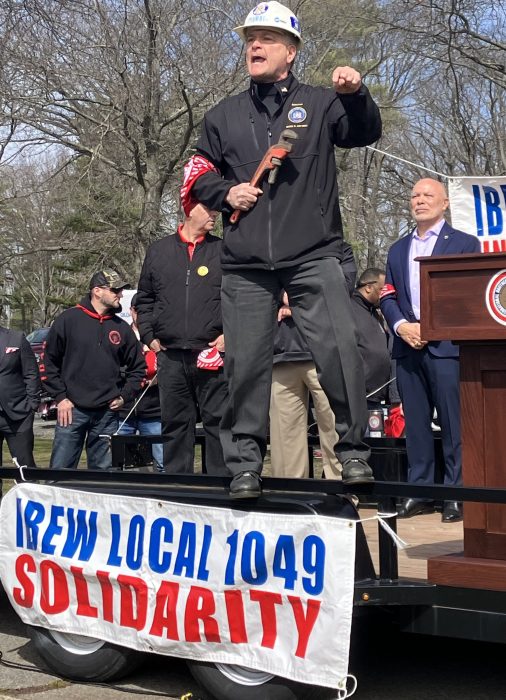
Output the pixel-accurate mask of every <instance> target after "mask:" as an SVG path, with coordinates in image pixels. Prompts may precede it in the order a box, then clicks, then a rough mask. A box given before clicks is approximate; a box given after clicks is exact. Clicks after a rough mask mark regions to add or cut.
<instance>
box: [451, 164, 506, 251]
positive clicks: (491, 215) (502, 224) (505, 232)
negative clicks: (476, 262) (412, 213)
mask: <svg viewBox="0 0 506 700" xmlns="http://www.w3.org/2000/svg"><path fill="white" fill-rule="evenodd" d="M448 192H449V196H450V205H451V213H452V225H453V227H454V228H457V229H460V230H461V231H465V232H466V233H471V234H473V235H475V236H478V238H479V239H480V241H481V249H482V251H483V252H484V253H499V252H503V251H506V177H476V178H473V177H463V178H458V177H456V178H449V181H448Z"/></svg>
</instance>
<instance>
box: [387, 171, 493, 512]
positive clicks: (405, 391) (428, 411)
mask: <svg viewBox="0 0 506 700" xmlns="http://www.w3.org/2000/svg"><path fill="white" fill-rule="evenodd" d="M448 204H449V202H448V195H447V193H446V190H445V188H444V186H443V185H442V183H440V182H438V181H437V180H433V179H431V178H424V179H423V180H419V181H418V182H417V183H416V184H415V186H414V187H413V190H412V193H411V213H412V215H413V218H414V220H415V221H416V229H415V230H414V231H413V232H412V233H411V234H410V235H408V236H404V237H403V238H401V239H400V240H398V241H396V242H395V243H394V244H393V245H392V247H391V248H390V250H389V253H388V258H387V271H386V280H385V286H384V288H383V290H382V294H381V310H382V312H383V314H384V316H385V318H386V320H387V323H388V325H389V326H390V328H391V329H392V332H393V334H394V344H393V351H392V357H393V358H394V359H396V360H397V384H398V387H399V393H400V395H401V399H402V405H403V408H404V415H405V418H406V447H407V453H408V462H409V468H408V480H409V482H410V483H416V484H433V483H434V466H435V457H434V439H433V435H432V427H431V422H432V416H433V412H434V408H436V410H437V414H438V419H439V423H440V426H441V437H442V442H443V454H444V461H445V475H444V482H445V484H447V485H448V486H450V485H451V486H454V485H458V484H460V483H461V482H462V457H461V437H460V396H459V349H458V346H457V345H454V344H453V343H452V342H450V341H437V342H429V343H428V342H426V341H425V340H423V338H422V337H421V335H420V265H419V263H417V262H415V258H417V257H421V256H428V255H456V254H459V253H478V252H479V251H480V243H479V240H478V239H477V238H476V237H475V236H470V235H469V234H467V233H463V232H462V231H457V230H456V229H454V228H452V227H451V226H449V225H448V224H447V223H446V221H445V219H444V212H445V211H446V209H447V208H448ZM433 510H434V504H433V503H432V501H427V500H421V499H415V498H408V499H406V500H405V501H404V502H403V504H402V506H401V509H400V511H399V517H402V518H410V517H412V516H414V515H418V514H420V513H430V512H433ZM461 519H462V505H461V504H460V503H459V502H457V501H446V502H445V504H444V507H443V515H442V520H443V522H454V521H456V520H461Z"/></svg>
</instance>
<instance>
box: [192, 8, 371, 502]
mask: <svg viewBox="0 0 506 700" xmlns="http://www.w3.org/2000/svg"><path fill="white" fill-rule="evenodd" d="M234 31H235V32H236V33H237V34H238V35H239V36H240V37H241V39H242V40H243V41H244V43H245V46H246V66H247V70H248V73H249V75H250V77H251V82H250V85H249V88H248V90H245V91H244V92H242V93H240V94H238V95H234V96H232V97H228V98H226V99H225V100H223V101H222V102H220V103H219V104H218V105H217V106H216V107H214V108H213V109H211V110H210V111H209V112H208V113H207V114H206V116H205V119H204V124H203V129H202V134H201V137H200V139H199V141H198V144H197V150H198V152H199V153H200V154H201V155H202V156H204V157H205V158H207V159H208V160H209V161H211V162H212V163H213V164H214V165H215V166H216V168H217V170H218V171H219V173H218V172H215V171H210V172H207V173H205V174H204V175H202V177H200V178H199V179H198V181H197V182H196V183H195V185H194V193H195V196H196V197H197V198H198V199H199V201H201V202H203V203H204V204H205V205H206V206H208V207H209V208H211V209H213V210H219V211H222V212H223V218H224V243H223V250H222V267H223V281H222V314H223V327H224V334H225V339H226V344H227V355H226V361H225V371H226V376H227V379H228V386H229V397H228V401H227V406H226V409H225V413H224V416H223V420H222V424H221V441H222V445H223V451H224V457H225V463H226V466H227V468H228V470H229V471H230V473H231V474H232V476H233V479H232V482H231V485H230V496H231V497H232V498H248V497H256V496H258V495H259V494H260V492H261V486H260V473H261V471H262V463H263V458H264V455H265V451H266V446H267V426H268V414H269V399H270V389H271V373H272V348H273V331H274V328H275V319H276V313H277V301H278V298H279V293H280V290H281V289H285V290H286V292H287V294H288V297H289V299H290V304H291V307H292V313H293V318H294V321H295V323H296V325H297V327H298V328H299V329H300V331H301V332H302V333H303V335H304V336H305V338H306V340H307V343H308V345H309V348H310V350H311V353H312V355H313V358H314V362H315V365H316V368H317V371H318V377H319V379H320V383H321V385H322V387H323V389H324V391H325V393H326V394H327V396H328V398H329V401H330V405H331V407H332V410H333V411H334V414H335V416H336V431H337V433H338V435H339V442H338V444H337V446H336V455H337V457H338V459H339V460H340V461H341V463H342V465H343V480H344V481H345V483H350V484H353V483H363V482H368V481H372V480H373V477H372V471H371V469H370V467H369V465H368V464H367V459H368V457H369V448H368V447H367V445H366V444H365V443H364V442H363V434H364V431H365V427H366V422H367V410H366V399H365V384H364V376H363V369H362V363H361V359H360V355H359V352H358V349H357V346H356V341H355V326H354V322H353V316H352V311H351V305H350V299H349V294H348V291H347V288H346V283H345V280H344V275H343V273H342V270H341V265H340V259H341V254H342V251H341V246H342V225H341V215H340V211H339V202H338V191H337V180H336V167H335V158H334V147H335V146H339V147H341V148H352V147H355V146H366V145H367V144H370V143H373V142H374V141H376V140H377V139H378V138H379V137H380V135H381V119H380V115H379V110H378V107H377V106H376V104H375V103H374V101H373V100H372V98H371V96H370V94H369V92H368V90H367V88H366V87H365V86H364V85H363V84H362V80H361V77H360V74H359V73H358V72H357V71H356V70H354V69H353V68H349V67H338V68H336V69H335V70H334V73H333V75H332V83H333V87H332V88H323V87H311V86H309V85H304V84H302V83H299V81H298V80H297V79H296V78H295V76H294V75H293V73H292V67H293V63H294V61H295V58H296V55H297V52H298V51H299V49H300V46H301V41H302V39H301V30H300V24H299V21H298V19H297V17H296V16H295V15H294V14H293V13H292V12H291V11H290V10H289V9H288V8H287V7H285V6H283V5H281V4H280V3H278V2H266V3H260V4H259V5H257V6H256V7H255V8H254V9H253V10H252V11H251V12H250V13H249V14H248V16H247V17H246V21H245V22H244V24H243V25H241V26H240V27H236V28H235V30H234ZM287 129H289V130H293V131H294V133H296V134H297V136H298V139H297V140H295V141H293V142H292V143H293V148H292V151H291V153H289V154H288V156H287V157H286V158H285V159H284V160H283V161H282V163H281V165H280V167H279V172H278V174H277V178H276V180H275V182H274V183H273V184H269V183H268V182H267V181H266V179H264V180H263V181H261V182H260V183H259V186H255V185H252V184H250V182H251V179H252V177H253V175H254V173H255V171H256V168H257V166H258V164H259V163H260V162H261V160H262V158H263V156H264V154H265V153H266V152H267V150H268V149H269V147H270V146H272V145H274V144H277V143H278V142H279V140H280V137H281V134H282V132H283V131H285V130H287ZM234 210H239V211H240V212H241V214H240V216H239V219H238V221H237V223H236V224H231V222H230V216H231V214H232V212H233V211H234ZM288 439H289V436H288Z"/></svg>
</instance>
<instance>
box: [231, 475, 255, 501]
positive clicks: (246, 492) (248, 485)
mask: <svg viewBox="0 0 506 700" xmlns="http://www.w3.org/2000/svg"><path fill="white" fill-rule="evenodd" d="M260 482H261V479H260V474H259V473H258V472H239V474H236V475H235V476H234V478H233V479H232V481H231V482H230V493H229V496H230V498H238V499H239V498H258V496H260V494H261V493H262V487H261V486H260Z"/></svg>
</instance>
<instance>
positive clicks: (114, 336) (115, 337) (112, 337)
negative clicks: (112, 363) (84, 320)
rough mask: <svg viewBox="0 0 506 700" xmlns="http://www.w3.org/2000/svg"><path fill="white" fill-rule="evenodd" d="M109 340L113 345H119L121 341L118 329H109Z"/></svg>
mask: <svg viewBox="0 0 506 700" xmlns="http://www.w3.org/2000/svg"><path fill="white" fill-rule="evenodd" d="M109 341H110V342H111V343H112V344H113V345H119V344H120V343H121V335H120V334H119V332H118V331H109Z"/></svg>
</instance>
